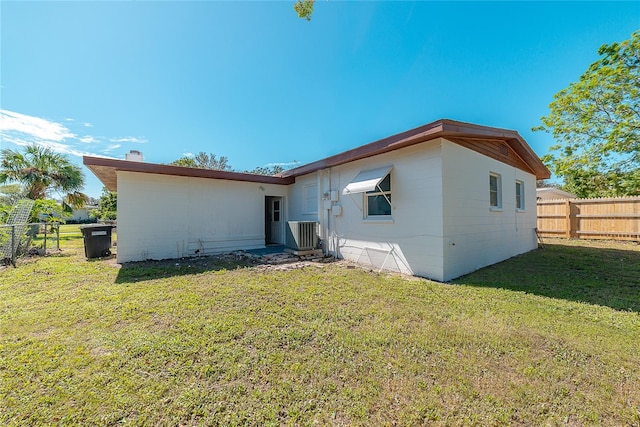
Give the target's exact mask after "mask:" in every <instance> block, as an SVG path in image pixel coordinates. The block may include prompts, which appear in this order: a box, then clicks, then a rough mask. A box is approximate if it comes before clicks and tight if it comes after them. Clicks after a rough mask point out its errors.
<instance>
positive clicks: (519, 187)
mask: <svg viewBox="0 0 640 427" xmlns="http://www.w3.org/2000/svg"><path fill="white" fill-rule="evenodd" d="M516 209H517V210H519V211H523V210H524V182H522V181H516Z"/></svg>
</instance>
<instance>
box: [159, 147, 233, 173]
mask: <svg viewBox="0 0 640 427" xmlns="http://www.w3.org/2000/svg"><path fill="white" fill-rule="evenodd" d="M169 164H170V165H174V166H184V167H187V168H199V169H213V170H219V171H230V170H231V165H230V164H229V159H228V158H226V157H225V156H220V157H217V156H216V155H215V154H213V153H209V154H207V153H205V152H204V151H201V152H199V153H198V154H196V155H195V157H186V156H185V157H181V158H179V159H178V160H175V161H173V162H171V163H169Z"/></svg>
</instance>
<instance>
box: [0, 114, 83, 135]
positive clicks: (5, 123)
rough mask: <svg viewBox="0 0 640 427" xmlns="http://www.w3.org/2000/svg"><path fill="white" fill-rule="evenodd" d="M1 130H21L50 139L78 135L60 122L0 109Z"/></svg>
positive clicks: (27, 133)
mask: <svg viewBox="0 0 640 427" xmlns="http://www.w3.org/2000/svg"><path fill="white" fill-rule="evenodd" d="M0 132H2V133H3V134H4V133H5V132H19V133H22V134H26V135H30V136H32V137H34V138H38V139H43V140H49V141H64V140H65V139H67V138H75V136H76V135H74V134H73V133H71V131H70V130H69V129H67V128H66V127H65V126H63V125H61V124H60V123H56V122H51V121H49V120H46V119H41V118H39V117H33V116H27V115H25V114H20V113H14V112H13V111H8V110H0Z"/></svg>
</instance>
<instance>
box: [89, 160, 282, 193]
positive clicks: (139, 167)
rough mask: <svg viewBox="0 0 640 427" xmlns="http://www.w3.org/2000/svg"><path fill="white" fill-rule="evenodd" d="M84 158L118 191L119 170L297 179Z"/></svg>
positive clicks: (271, 181) (244, 179) (272, 181)
mask: <svg viewBox="0 0 640 427" xmlns="http://www.w3.org/2000/svg"><path fill="white" fill-rule="evenodd" d="M82 160H83V163H84V165H85V166H86V167H87V168H89V169H90V170H91V171H92V172H93V173H94V174H95V175H96V176H97V177H98V179H100V181H101V182H102V183H103V184H104V185H105V186H106V187H107V188H108V189H109V190H110V191H117V187H118V184H117V172H136V173H148V174H157V175H171V176H183V177H193V178H208V179H222V180H227V181H240V182H255V183H261V184H279V185H288V184H293V182H294V181H295V178H293V177H278V176H267V175H255V174H250V173H241V172H228V171H219V170H212V169H198V168H188V167H183V166H173V165H160V164H156V163H146V162H144V163H143V162H132V161H130V160H117V159H107V158H103V157H90V156H84V157H83V158H82Z"/></svg>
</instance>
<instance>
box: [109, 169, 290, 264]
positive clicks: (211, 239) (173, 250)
mask: <svg viewBox="0 0 640 427" xmlns="http://www.w3.org/2000/svg"><path fill="white" fill-rule="evenodd" d="M286 195H287V187H286V186H281V185H274V184H261V183H253V182H238V181H227V180H217V179H206V178H194V177H179V176H168V175H155V174H147V173H134V172H118V251H117V259H118V262H129V261H142V260H146V259H167V258H180V257H184V256H193V255H195V254H196V251H197V250H198V251H199V252H198V254H199V255H205V254H211V253H216V252H225V251H230V250H234V249H252V248H261V247H264V243H265V230H264V227H265V218H264V213H265V211H264V201H265V196H286ZM283 200H284V209H283V213H286V211H287V210H286V204H287V200H286V197H285V199H283ZM284 219H286V214H285V218H284Z"/></svg>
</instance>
